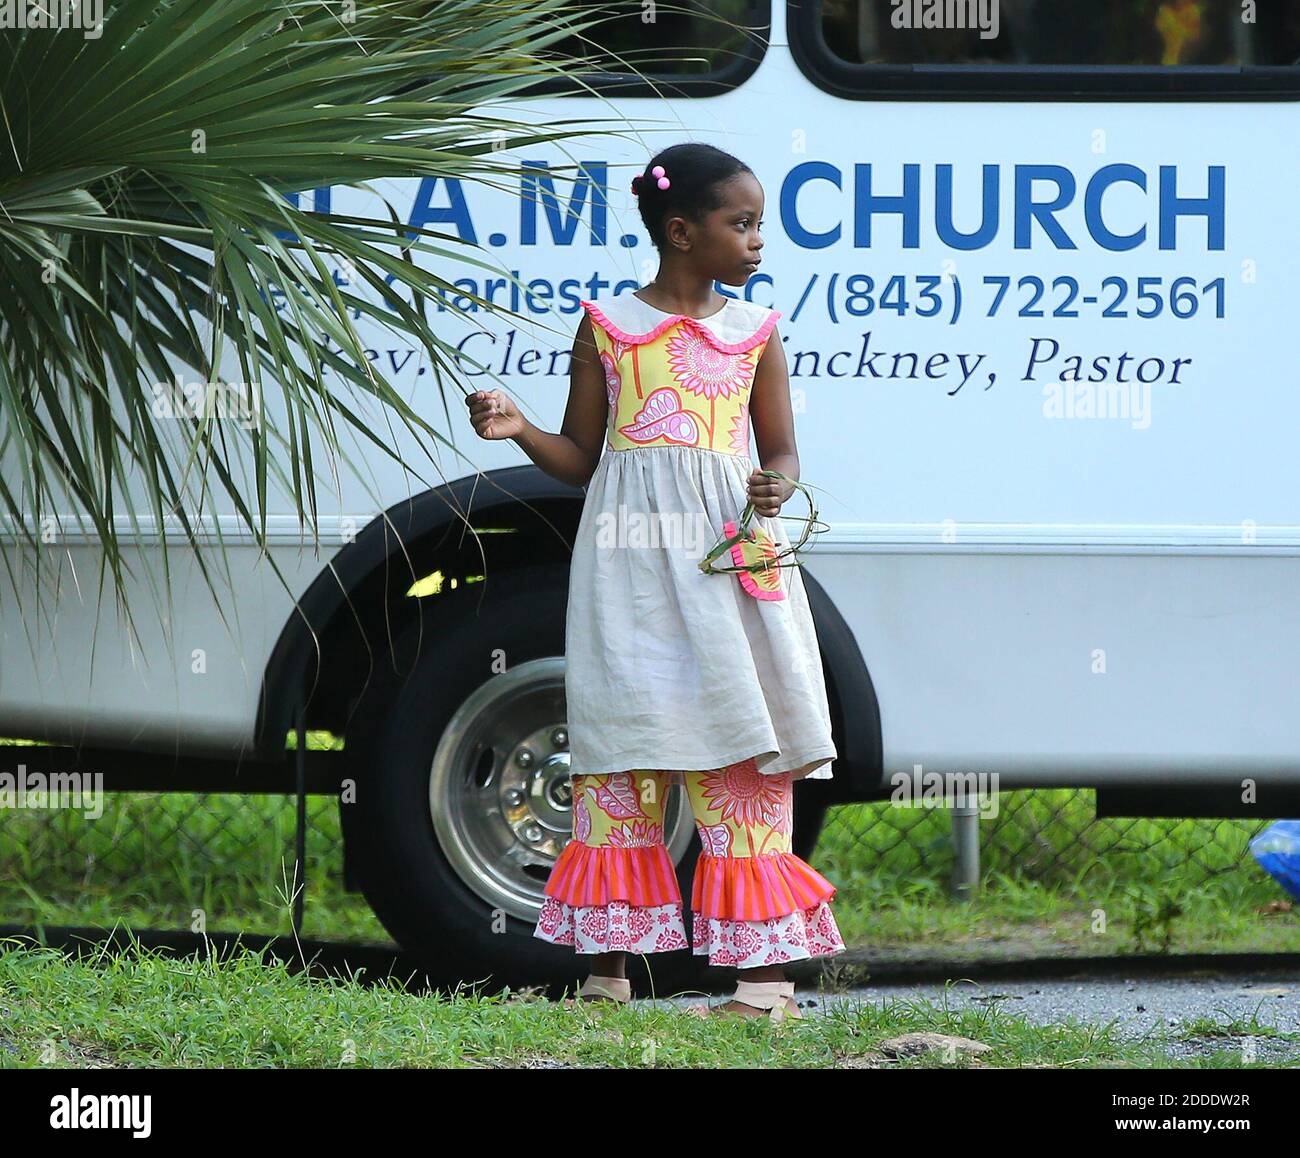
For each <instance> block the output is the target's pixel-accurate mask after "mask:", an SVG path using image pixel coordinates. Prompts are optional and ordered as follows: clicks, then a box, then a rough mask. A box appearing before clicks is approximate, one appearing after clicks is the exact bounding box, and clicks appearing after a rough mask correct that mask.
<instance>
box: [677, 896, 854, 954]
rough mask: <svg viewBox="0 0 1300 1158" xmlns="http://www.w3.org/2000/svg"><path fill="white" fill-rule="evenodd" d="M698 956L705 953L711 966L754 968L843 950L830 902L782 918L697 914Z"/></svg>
mask: <svg viewBox="0 0 1300 1158" xmlns="http://www.w3.org/2000/svg"><path fill="white" fill-rule="evenodd" d="M694 931H695V937H694V941H695V944H694V946H693V951H694V953H695V955H696V956H697V957H700V956H704V955H706V954H707V956H708V958H709V964H710V965H734V966H735V967H736V968H738V969H757V968H758V967H759V966H760V965H780V964H781V963H782V962H785V961H802V960H805V959H807V958H809V957H833V956H835V954H837V953H843V952H844V940H843V938H841V937H840V930H839V927H838V926H837V925H836V924H835V917H834V914H832V913H831V906H830V902H829V901H820V902H819V903H818V904H816V905H813V906H812V907H811V908H808V909H800V910H799V911H798V912H794V913H788V914H786V915H785V916H783V917H768V918H767V919H766V920H756V921H743V920H737V919H735V918H730V917H705V916H700V915H697V916H696V917H695V924H694Z"/></svg>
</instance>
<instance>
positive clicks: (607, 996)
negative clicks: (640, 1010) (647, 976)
mask: <svg viewBox="0 0 1300 1158" xmlns="http://www.w3.org/2000/svg"><path fill="white" fill-rule="evenodd" d="M631 1000H632V983H631V982H630V981H628V979H627V978H626V977H602V976H599V975H597V974H595V973H593V974H591V975H590V976H589V977H588V978H587V980H586V981H584V982H583V983H582V986H581V988H580V989H579V990H578V996H577V1001H578V1002H581V1003H582V1004H584V1005H585V1004H588V1003H589V1002H593V1001H603V1002H605V1003H606V1004H607V1005H625V1004H626V1003H627V1002H629V1001H631ZM574 1004H575V1002H574V999H573V998H570V999H569V1000H567V1001H566V1002H565V1005H566V1006H568V1007H569V1008H570V1009H572V1008H573V1006H574Z"/></svg>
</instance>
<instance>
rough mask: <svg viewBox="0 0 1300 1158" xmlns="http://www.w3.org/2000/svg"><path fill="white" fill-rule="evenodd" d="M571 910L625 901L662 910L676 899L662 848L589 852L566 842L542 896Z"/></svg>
mask: <svg viewBox="0 0 1300 1158" xmlns="http://www.w3.org/2000/svg"><path fill="white" fill-rule="evenodd" d="M543 891H544V892H545V893H546V895H547V896H548V897H555V898H557V899H558V900H561V901H564V902H565V903H566V904H569V905H572V906H573V907H574V908H587V907H590V906H593V905H607V904H609V903H610V901H628V902H630V903H631V904H633V905H639V906H648V905H668V904H672V903H673V902H674V901H680V900H681V899H682V894H681V889H680V888H679V887H678V884H677V874H676V873H675V872H674V871H673V859H672V857H671V856H669V855H668V850H667V849H666V848H665V847H664V846H663V845H662V844H658V845H651V846H647V847H640V848H621V847H616V846H614V845H604V846H602V847H600V848H592V847H591V846H590V845H586V844H583V842H582V841H580V840H570V841H569V843H568V844H566V845H565V846H564V848H563V849H561V850H560V855H559V856H558V857H556V859H555V866H554V868H552V869H551V875H550V877H549V878H548V879H547V882H546V888H545V889H544V890H543Z"/></svg>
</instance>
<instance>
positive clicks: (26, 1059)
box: [0, 939, 1296, 1069]
mask: <svg viewBox="0 0 1300 1158" xmlns="http://www.w3.org/2000/svg"><path fill="white" fill-rule="evenodd" d="M914 1032H930V1033H939V1034H944V1035H951V1036H958V1037H963V1038H969V1039H972V1040H973V1041H975V1042H979V1043H981V1044H983V1045H985V1046H988V1047H989V1049H988V1050H987V1051H986V1052H982V1053H967V1052H965V1051H964V1050H960V1049H956V1050H951V1051H949V1052H947V1053H945V1052H944V1051H943V1050H937V1051H930V1052H926V1053H921V1054H918V1055H916V1056H911V1057H906V1056H904V1057H898V1058H893V1057H890V1056H887V1051H886V1050H885V1049H882V1046H884V1045H885V1043H886V1042H888V1041H889V1039H891V1038H896V1037H897V1036H898V1035H900V1034H905V1033H914ZM1251 1032H1253V1033H1255V1034H1258V1035H1264V1036H1270V1037H1278V1036H1283V1037H1286V1038H1287V1039H1288V1040H1296V1035H1279V1034H1277V1032H1276V1031H1275V1030H1272V1029H1270V1028H1268V1027H1265V1026H1254V1027H1253V1028H1252V1027H1251V1026H1250V1025H1247V1024H1244V1023H1243V1024H1241V1025H1238V1024H1236V1023H1232V1024H1227V1023H1225V1024H1218V1023H1214V1022H1205V1021H1203V1020H1201V1021H1198V1022H1197V1023H1196V1024H1193V1025H1187V1026H1185V1027H1179V1028H1178V1029H1175V1030H1173V1031H1172V1032H1171V1033H1170V1034H1169V1035H1168V1037H1167V1038H1166V1037H1164V1036H1154V1035H1148V1036H1146V1037H1143V1038H1141V1039H1138V1040H1133V1039H1125V1038H1124V1037H1123V1036H1122V1035H1120V1034H1119V1033H1117V1032H1116V1031H1115V1029H1114V1028H1113V1027H1112V1026H1110V1025H1093V1024H1086V1023H1080V1022H1077V1021H1076V1020H1074V1019H1066V1020H1064V1021H1063V1022H1062V1023H1061V1024H1056V1025H1051V1026H1038V1025H1035V1024H1033V1023H1031V1022H1028V1021H1025V1020H1023V1019H1021V1018H1017V1017H1014V1016H1012V1015H1009V1014H1006V1013H1003V1012H1002V1011H1001V1010H1000V1009H998V1008H997V1007H996V1006H990V1007H982V1008H979V1009H970V1010H968V1009H961V1010H955V1009H949V1008H947V1007H946V1003H944V1002H938V1003H936V1002H931V1001H926V1000H918V1001H908V1000H887V1001H885V1002H884V1003H883V1004H880V1005H873V1004H868V1003H860V1004H859V1003H854V1004H851V1005H850V1004H848V1003H845V1004H843V1005H836V1006H834V1007H832V1009H831V1010H830V1011H829V1012H827V1013H826V1014H825V1015H824V1016H819V1017H809V1018H807V1019H806V1020H805V1021H804V1022H803V1023H801V1024H798V1025H793V1026H788V1027H787V1028H785V1029H782V1030H774V1029H773V1028H772V1027H771V1026H769V1025H767V1024H766V1023H764V1022H761V1021H752V1022H750V1021H741V1020H738V1019H737V1020H731V1019H713V1020H709V1021H701V1020H699V1019H697V1018H694V1017H690V1016H688V1015H687V1014H685V1013H684V1012H682V1011H681V1010H679V1009H677V1008H674V1007H672V1006H669V1005H667V1004H663V1003H661V1004H658V1005H642V1006H635V1007H630V1006H629V1007H609V1006H603V1005H599V1006H598V1005H593V1006H583V1007H580V1008H578V1009H566V1008H565V1007H563V1006H562V1005H560V1004H558V1003H554V1002H550V1001H546V1000H542V999H541V998H539V997H538V996H537V995H535V994H532V993H505V994H497V995H490V996H485V995H483V994H481V993H478V992H476V991H471V990H467V991H462V992H459V993H454V994H444V993H434V994H418V993H409V992H406V991H405V990H403V988H402V987H401V986H400V985H399V984H397V983H395V982H394V981H393V980H392V979H384V981H383V982H381V983H377V984H374V985H366V984H361V983H360V982H359V981H358V980H356V979H339V980H321V979H318V978H312V977H310V976H309V975H308V974H307V973H305V972H294V971H291V970H290V969H289V968H288V966H286V965H285V964H284V963H282V962H278V961H276V960H274V959H273V958H264V957H263V956H262V955H260V954H258V953H256V952H254V951H252V950H250V949H247V948H242V949H240V950H239V951H237V952H233V953H230V954H227V955H225V956H224V957H221V956H219V955H218V954H216V953H215V952H210V953H209V954H208V956H207V957H206V958H195V959H181V960H177V959H175V958H172V957H169V956H166V955H164V954H162V953H160V952H157V951H152V950H149V949H147V948H145V947H142V946H140V945H139V944H138V942H137V943H133V944H132V946H131V947H130V948H129V949H128V950H127V951H125V952H122V953H118V954H111V955H110V954H101V955H99V956H98V957H92V958H87V959H83V960H74V959H70V958H65V957H64V956H63V955H62V954H61V953H59V952H58V951H56V950H53V949H49V948H43V947H25V946H20V945H19V944H17V943H16V942H15V941H14V940H12V939H11V940H9V941H0V1068H18V1067H39V1066H68V1067H77V1068H82V1067H117V1066H122V1067H153V1066H167V1067H185V1068H197V1067H235V1068H257V1067H306V1068H326V1067H328V1068H340V1069H341V1068H349V1067H353V1066H357V1067H367V1068H372V1067H373V1068H389V1067H393V1066H402V1067H439V1068H565V1067H582V1068H589V1067H612V1068H619V1069H624V1068H626V1069H633V1068H635V1069H642V1068H647V1067H654V1068H693V1069H699V1068H723V1067H725V1068H735V1069H750V1068H758V1067H761V1068H772V1067H793V1068H801V1069H803V1068H832V1067H834V1068H852V1067H861V1068H875V1067H889V1068H919V1067H925V1068H932V1067H946V1068H957V1069H1000V1068H1011V1069H1018V1068H1026V1067H1046V1068H1065V1069H1091V1068H1108V1067H1121V1068H1145V1067H1151V1066H1162V1067H1163V1066H1168V1067H1171V1068H1188V1069H1203V1068H1209V1069H1219V1068H1223V1069H1236V1068H1270V1067H1267V1066H1264V1065H1263V1063H1250V1062H1247V1061H1243V1057H1249V1054H1248V1053H1246V1051H1244V1050H1243V1049H1242V1048H1241V1046H1239V1045H1238V1044H1236V1043H1235V1040H1234V1039H1235V1038H1236V1037H1237V1036H1240V1035H1242V1034H1245V1033H1251ZM1192 1037H1195V1038H1197V1039H1198V1040H1200V1041H1202V1042H1203V1041H1205V1040H1206V1039H1207V1038H1208V1039H1210V1041H1211V1047H1210V1048H1209V1049H1207V1050H1204V1051H1203V1052H1201V1053H1200V1054H1199V1055H1196V1056H1192V1057H1185V1058H1181V1059H1180V1058H1171V1057H1170V1056H1169V1055H1168V1054H1167V1053H1166V1052H1165V1049H1164V1045H1165V1044H1166V1043H1167V1042H1168V1041H1174V1042H1176V1041H1179V1040H1184V1039H1189V1038H1192ZM1220 1038H1221V1039H1222V1042H1223V1045H1222V1048H1219V1047H1218V1044H1217V1039H1220Z"/></svg>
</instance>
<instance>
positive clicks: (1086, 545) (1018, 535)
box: [0, 512, 1300, 557]
mask: <svg viewBox="0 0 1300 1158" xmlns="http://www.w3.org/2000/svg"><path fill="white" fill-rule="evenodd" d="M377 517H378V515H377V514H376V513H375V512H360V513H357V514H353V515H328V516H326V515H322V516H320V517H319V518H318V520H317V535H316V537H317V538H319V540H320V542H321V543H322V545H324V546H329V545H335V546H337V547H342V546H343V545H344V544H345V543H346V542H347V541H348V540H350V539H352V538H355V537H356V536H357V535H359V534H360V533H361V532H362V531H363V530H364V529H365V528H366V526H367V525H369V523H370V522H372V521H373V520H374V519H376V518H377ZM59 522H62V523H63V524H64V525H66V526H67V527H68V528H70V529H69V530H67V531H63V532H60V533H58V534H57V538H55V539H54V540H53V541H51V542H50V544H49V545H50V546H51V547H52V548H55V549H59V548H64V547H90V546H96V545H98V543H99V537H98V535H96V534H95V533H94V531H93V528H92V529H91V531H90V532H89V533H87V532H85V531H83V530H81V529H80V528H79V527H78V525H77V520H76V517H75V516H72V515H64V516H59V517H57V518H56V520H55V523H56V524H57V523H59ZM137 522H138V524H139V527H140V530H141V534H142V536H143V538H142V541H141V546H142V547H145V548H148V547H154V546H156V545H157V527H156V522H155V520H154V518H153V517H152V516H151V515H150V516H144V515H142V516H140V517H139V518H138V519H137ZM475 522H476V523H478V524H479V525H480V527H481V528H484V529H486V528H487V527H488V526H490V525H491V524H492V523H495V522H497V520H496V519H495V518H493V516H491V515H487V514H484V515H482V516H480V517H478V518H477V519H476V520H475ZM114 524H115V527H116V530H117V533H118V535H119V536H121V537H122V541H123V542H124V543H125V542H126V541H127V538H128V537H129V536H130V535H132V534H133V533H134V532H133V524H132V520H131V518H130V517H129V516H126V515H119V516H117V518H116V519H115V520H114ZM164 525H165V526H166V528H167V536H166V537H167V542H168V544H169V545H170V544H172V543H178V544H179V543H184V542H185V535H184V532H183V530H182V528H181V526H180V523H179V522H178V521H177V520H176V519H174V518H168V519H166V520H164ZM218 525H219V526H220V529H221V535H222V537H223V538H224V539H225V541H226V542H228V543H231V544H235V545H241V546H243V545H252V544H253V537H252V535H251V534H249V533H248V531H247V530H246V529H245V528H244V526H243V524H242V522H241V520H240V518H239V516H237V515H221V516H217V517H216V520H214V516H212V515H205V516H203V517H202V518H201V519H199V520H198V528H199V541H200V542H201V543H216V542H218V541H219V540H218V538H217V534H216V527H217V526H218ZM785 527H786V531H787V533H788V534H790V535H792V536H793V535H795V534H797V533H798V530H799V521H798V519H794V518H792V519H787V520H786V522H785ZM266 528H267V539H268V541H269V542H270V543H271V544H272V545H274V546H289V545H292V546H305V545H307V544H309V543H311V542H312V540H313V534H312V530H311V528H310V527H308V526H304V525H302V524H301V523H300V522H299V520H298V517H297V516H296V515H268V516H267V520H266ZM16 538H17V537H16V536H15V534H14V527H13V520H12V519H10V518H8V517H3V518H0V542H5V543H14V542H15V541H16ZM999 548H1001V549H1003V550H1010V551H1051V552H1064V553H1070V552H1072V551H1081V552H1082V551H1093V550H1099V549H1108V550H1122V551H1139V552H1150V553H1169V552H1173V553H1177V552H1179V551H1188V552H1196V553H1213V554H1234V555H1235V554H1263V553H1267V554H1300V525H1280V524H1268V525H1263V526H1253V525H1251V524H1241V523H1226V524H1214V523H1192V524H1175V523H1150V524H1147V523H960V522H957V521H955V520H947V521H945V522H941V523H835V524H832V525H831V527H830V529H829V530H827V531H825V532H823V533H821V534H818V535H814V536H813V538H812V539H811V540H810V542H809V543H808V544H807V546H806V548H805V552H806V554H808V555H809V556H810V557H811V556H813V555H817V554H823V553H824V554H832V555H836V554H858V553H872V554H876V553H889V552H892V551H899V550H906V551H923V552H929V553H932V554H947V553H950V552H962V551H989V550H991V549H994V550H996V549H999Z"/></svg>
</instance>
